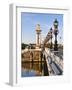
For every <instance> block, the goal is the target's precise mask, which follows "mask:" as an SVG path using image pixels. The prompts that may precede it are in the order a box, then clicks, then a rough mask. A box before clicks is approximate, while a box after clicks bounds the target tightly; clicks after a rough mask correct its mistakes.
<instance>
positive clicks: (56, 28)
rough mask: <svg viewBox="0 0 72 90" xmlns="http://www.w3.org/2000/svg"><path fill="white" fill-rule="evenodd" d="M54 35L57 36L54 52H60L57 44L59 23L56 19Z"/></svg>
mask: <svg viewBox="0 0 72 90" xmlns="http://www.w3.org/2000/svg"><path fill="white" fill-rule="evenodd" d="M54 34H55V44H54V50H55V51H57V50H58V44H57V35H58V21H57V19H55V21H54Z"/></svg>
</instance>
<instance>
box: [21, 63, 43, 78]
mask: <svg viewBox="0 0 72 90" xmlns="http://www.w3.org/2000/svg"><path fill="white" fill-rule="evenodd" d="M43 66H44V62H43V61H42V62H41V61H34V62H22V77H29V76H42V75H43V73H44V69H43Z"/></svg>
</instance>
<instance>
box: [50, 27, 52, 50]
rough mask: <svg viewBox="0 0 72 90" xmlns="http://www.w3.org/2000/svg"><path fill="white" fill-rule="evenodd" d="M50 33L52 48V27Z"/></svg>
mask: <svg viewBox="0 0 72 90" xmlns="http://www.w3.org/2000/svg"><path fill="white" fill-rule="evenodd" d="M50 34H51V45H50V49H52V28H50Z"/></svg>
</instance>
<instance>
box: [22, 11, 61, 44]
mask: <svg viewBox="0 0 72 90" xmlns="http://www.w3.org/2000/svg"><path fill="white" fill-rule="evenodd" d="M55 19H57V20H58V23H59V25H58V31H59V33H58V36H57V37H58V43H62V42H63V14H52V13H51V14H50V13H49V14H48V13H28V12H21V31H22V43H26V44H29V43H36V25H37V24H40V28H41V40H42V41H43V40H44V38H45V37H46V35H47V33H48V32H49V31H50V28H51V27H52V28H54V26H53V22H54V20H55ZM54 37H55V36H54V34H53V42H54ZM60 37H61V39H60Z"/></svg>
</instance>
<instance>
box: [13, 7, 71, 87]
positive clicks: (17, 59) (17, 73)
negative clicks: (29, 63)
mask: <svg viewBox="0 0 72 90" xmlns="http://www.w3.org/2000/svg"><path fill="white" fill-rule="evenodd" d="M13 9H14V10H13V46H14V47H13V55H14V56H13V82H12V83H13V84H12V85H15V84H16V85H17V84H18V85H22V84H27V85H28V84H29V85H31V84H33V83H35V84H38V85H39V84H50V83H51V84H52V83H63V82H69V81H70V76H69V75H70V72H69V70H70V67H69V61H68V57H67V55H68V53H67V52H66V51H67V48H68V46H67V41H68V39H67V36H68V33H67V31H68V29H69V18H68V17H69V10H68V9H60V8H49V7H47V8H41V7H24V6H21V5H13ZM21 12H33V13H55V14H56V13H57V14H64V19H63V20H64V25H63V29H64V75H63V76H49V77H45V76H44V77H27V78H26V77H25V78H21Z"/></svg>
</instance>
